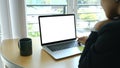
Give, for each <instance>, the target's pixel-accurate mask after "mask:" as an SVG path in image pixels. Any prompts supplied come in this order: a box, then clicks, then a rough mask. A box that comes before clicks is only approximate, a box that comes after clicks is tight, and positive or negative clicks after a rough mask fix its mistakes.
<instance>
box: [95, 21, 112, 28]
mask: <svg viewBox="0 0 120 68" xmlns="http://www.w3.org/2000/svg"><path fill="white" fill-rule="evenodd" d="M110 21H111V20H104V21H100V22H98V23H96V24H95V26H94V29H95V30H100V29H101V27H102V26H103V25H105V24H107V23H109V22H110Z"/></svg>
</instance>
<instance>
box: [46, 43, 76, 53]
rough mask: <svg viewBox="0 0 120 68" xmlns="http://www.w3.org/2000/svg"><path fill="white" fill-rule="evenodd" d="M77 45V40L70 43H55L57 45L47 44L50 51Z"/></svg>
mask: <svg viewBox="0 0 120 68" xmlns="http://www.w3.org/2000/svg"><path fill="white" fill-rule="evenodd" d="M76 46H78V43H77V42H74V43H73V42H71V43H64V45H63V44H57V45H53V46H47V47H48V48H49V49H50V50H51V51H57V50H62V49H67V48H71V47H76Z"/></svg>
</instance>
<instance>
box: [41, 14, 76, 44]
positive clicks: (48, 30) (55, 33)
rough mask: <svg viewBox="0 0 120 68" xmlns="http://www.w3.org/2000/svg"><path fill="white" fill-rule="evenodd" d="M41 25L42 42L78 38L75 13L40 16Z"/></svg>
mask: <svg viewBox="0 0 120 68" xmlns="http://www.w3.org/2000/svg"><path fill="white" fill-rule="evenodd" d="M39 26H40V37H41V43H42V44H47V43H52V42H59V41H65V40H70V39H75V38H76V29H75V28H76V27H75V15H74V14H62V15H47V16H39Z"/></svg>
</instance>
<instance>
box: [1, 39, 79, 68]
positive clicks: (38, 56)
mask: <svg viewBox="0 0 120 68" xmlns="http://www.w3.org/2000/svg"><path fill="white" fill-rule="evenodd" d="M32 41H33V45H32V46H33V54H32V55H31V56H20V52H19V49H18V45H17V44H18V39H9V40H4V41H2V46H1V53H2V56H3V57H4V58H5V59H6V60H8V61H10V62H12V63H14V64H16V65H19V66H22V67H24V68H77V67H78V61H79V58H80V55H76V56H72V57H69V58H65V59H61V60H54V59H53V58H52V57H51V56H50V55H49V54H48V53H46V52H45V51H44V50H43V49H42V48H41V46H40V42H39V39H38V38H37V39H32Z"/></svg>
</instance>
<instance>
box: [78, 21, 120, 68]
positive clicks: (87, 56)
mask: <svg viewBox="0 0 120 68" xmlns="http://www.w3.org/2000/svg"><path fill="white" fill-rule="evenodd" d="M79 68H120V20H117V21H111V22H109V23H108V24H106V25H104V26H103V27H102V28H101V29H100V30H99V31H97V32H91V34H90V35H89V38H88V39H87V41H86V43H85V48H84V50H83V53H82V54H81V57H80V60H79Z"/></svg>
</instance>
